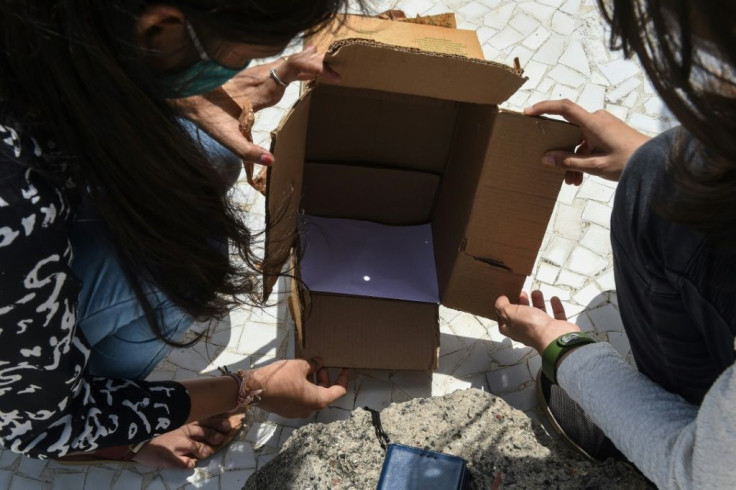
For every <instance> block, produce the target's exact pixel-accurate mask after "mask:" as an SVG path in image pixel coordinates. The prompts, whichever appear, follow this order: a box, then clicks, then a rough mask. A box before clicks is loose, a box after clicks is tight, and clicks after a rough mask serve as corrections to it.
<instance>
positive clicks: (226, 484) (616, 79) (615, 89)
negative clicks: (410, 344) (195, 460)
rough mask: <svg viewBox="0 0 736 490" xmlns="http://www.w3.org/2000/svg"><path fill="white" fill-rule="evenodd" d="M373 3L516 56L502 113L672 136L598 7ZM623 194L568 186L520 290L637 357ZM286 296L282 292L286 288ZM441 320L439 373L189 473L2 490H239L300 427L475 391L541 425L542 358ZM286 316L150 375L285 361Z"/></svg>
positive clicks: (56, 478) (397, 381)
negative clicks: (560, 109) (615, 259)
mask: <svg viewBox="0 0 736 490" xmlns="http://www.w3.org/2000/svg"><path fill="white" fill-rule="evenodd" d="M374 4H375V11H376V12H379V11H382V10H386V9H388V8H401V9H403V10H404V11H405V12H406V13H407V14H408V15H416V14H433V13H442V12H447V11H454V12H456V14H457V19H458V27H460V28H464V29H473V30H476V32H477V33H478V37H479V38H480V41H481V44H482V45H483V50H484V52H485V55H486V58H487V59H490V60H495V61H500V62H506V63H510V62H511V61H512V60H513V58H515V57H518V58H519V59H520V60H521V63H522V66H523V67H524V69H525V72H526V75H527V76H528V77H529V81H528V82H526V83H525V84H524V86H523V87H522V89H521V90H519V92H517V93H516V94H515V95H514V96H513V97H512V98H511V99H510V100H509V101H508V102H507V103H506V104H504V107H506V108H509V109H513V110H521V109H523V108H524V107H526V106H528V105H531V104H532V103H534V102H537V101H541V100H545V99H557V98H568V99H570V100H573V101H576V102H578V103H579V104H580V105H582V106H583V107H584V108H586V109H588V110H596V109H601V108H604V109H607V110H608V111H610V112H612V113H613V114H615V115H616V116H618V117H620V118H621V119H624V120H625V121H626V122H628V123H629V124H630V125H632V126H633V127H635V128H637V129H639V130H641V131H644V132H646V133H649V134H656V133H659V132H661V131H663V130H664V129H667V128H669V127H670V126H671V125H672V124H673V121H672V118H671V116H670V115H669V113H668V112H667V111H666V109H665V108H664V106H663V104H662V103H661V101H660V99H659V98H658V97H657V96H656V95H655V93H654V91H653V89H652V87H651V85H650V84H649V83H648V82H647V81H646V80H645V78H644V76H643V73H642V70H641V68H640V66H639V65H638V64H637V63H636V62H634V61H627V60H624V59H623V58H622V56H621V54H620V53H611V52H609V51H608V49H607V41H608V37H607V32H606V30H605V29H604V26H603V24H602V21H601V17H600V15H599V12H598V10H597V6H596V3H595V0H538V1H510V0H481V1H469V0H444V1H430V0H400V1H385V0H383V1H380V2H374ZM296 97H297V87H296V86H292V87H290V88H289V89H288V91H287V95H286V96H285V98H284V100H283V101H282V102H281V103H280V104H279V105H278V107H276V108H272V109H267V110H264V111H262V112H261V113H259V115H258V120H257V123H256V128H255V129H256V131H255V132H254V133H255V137H256V142H258V143H260V144H262V145H264V146H266V147H268V141H269V132H270V130H272V129H273V128H275V126H276V125H277V124H278V122H279V120H280V119H281V117H282V115H283V113H284V110H285V109H286V108H288V107H289V106H290V105H291V104H292V103H293V101H294V100H295V99H296ZM277 164H278V163H277ZM615 188H616V185H615V184H614V183H611V182H607V181H604V180H602V179H599V178H595V177H587V178H586V179H585V181H584V183H583V184H582V185H581V186H580V187H570V186H565V187H563V189H562V191H561V193H560V195H559V198H558V201H557V205H556V208H555V211H554V215H553V216H552V219H551V220H550V223H549V227H548V229H547V233H546V235H545V240H544V243H543V247H542V250H541V251H540V254H539V257H538V259H537V264H536V265H535V268H534V275H533V277H530V278H529V279H528V281H527V285H526V289H529V288H539V289H541V290H542V291H544V292H545V295H546V296H547V297H549V296H552V295H557V296H559V297H560V298H561V299H562V300H563V302H564V304H565V307H566V309H567V312H568V314H569V315H570V316H571V317H572V319H573V320H574V321H576V322H577V323H578V325H580V326H581V327H582V328H583V329H584V330H586V331H591V332H594V333H595V334H596V335H597V337H598V338H599V339H603V340H608V341H609V342H611V343H612V344H613V345H614V347H616V349H618V350H619V352H621V354H622V355H624V356H630V353H629V346H628V342H627V340H626V336H625V335H624V333H623V329H622V325H621V320H620V318H619V314H618V310H617V301H616V294H615V292H614V291H613V289H614V281H613V270H612V266H611V248H610V243H609V217H610V213H611V205H612V202H613V197H614V192H615ZM238 189H239V190H240V196H239V199H241V201H242V203H243V209H244V210H246V211H247V212H248V213H249V217H250V222H251V223H252V226H253V227H254V229H256V230H262V229H263V227H264V225H263V200H262V199H261V198H260V196H255V195H254V193H252V192H249V191H248V188H247V184H245V183H244V182H240V183H239V185H238ZM280 287H281V290H282V291H283V290H286V288H285V284H284V283H282V284H280ZM491 300H492V299H491V298H489V301H491ZM440 316H441V319H440V322H441V331H442V338H441V342H442V346H441V361H440V368H439V369H438V370H437V371H436V372H434V373H416V372H381V371H361V372H357V373H354V376H353V379H352V381H351V383H350V386H349V393H348V395H347V396H345V397H344V398H342V399H340V400H339V401H337V402H336V403H335V404H334V405H333V406H332V407H330V408H329V409H327V410H324V411H322V412H321V413H319V414H317V415H316V416H315V417H312V418H310V419H308V420H288V419H284V418H281V417H277V416H274V415H269V414H265V413H256V414H254V415H253V417H251V418H252V420H251V425H250V427H249V429H248V430H247V431H245V432H244V433H243V434H242V436H241V437H240V440H238V441H236V442H234V443H233V444H232V445H231V446H230V448H229V449H228V450H227V451H223V452H221V453H220V454H218V455H216V456H214V457H213V458H210V459H209V460H205V461H202V462H200V464H199V465H198V467H197V468H196V469H195V470H188V471H173V470H165V471H155V470H149V469H146V468H143V467H141V466H137V465H130V466H121V465H115V464H110V465H97V466H89V467H85V466H81V467H65V466H62V465H59V464H58V463H55V462H53V461H52V462H47V461H38V460H32V459H28V458H24V457H19V456H17V455H15V454H12V453H10V452H9V451H3V452H0V489H10V490H35V489H51V490H67V489H70V490H77V489H85V490H99V489H110V490H132V489H136V490H137V489H139V488H140V489H141V490H144V489H145V490H165V489H167V490H173V489H179V488H184V489H187V490H189V489H206V490H210V489H212V490H215V489H221V490H230V489H239V488H241V487H242V486H243V484H244V483H245V481H246V479H247V478H248V477H249V476H250V475H251V474H252V473H253V472H254V471H256V469H257V468H259V467H260V466H262V465H263V464H265V463H266V462H267V461H268V460H269V459H271V458H272V457H273V456H274V454H275V453H276V452H277V451H278V448H279V447H280V446H281V445H282V444H283V442H284V441H285V440H286V439H287V438H288V437H289V435H290V434H291V433H292V432H293V431H294V429H295V428H298V427H300V426H301V425H304V424H306V423H310V422H314V421H318V422H328V421H331V420H336V419H340V418H344V417H347V416H349V413H350V410H352V409H353V408H355V407H362V406H366V405H368V406H371V407H373V408H382V407H385V406H387V405H388V404H389V403H391V402H396V401H405V400H408V399H410V398H413V397H425V396H430V395H431V396H437V395H442V394H445V393H450V392H452V391H455V390H457V389H464V388H468V387H471V386H472V387H475V388H479V389H483V390H487V391H490V392H492V393H494V394H498V395H500V396H502V397H503V398H504V399H505V400H506V401H508V402H509V403H510V404H511V405H513V406H515V407H517V408H519V409H521V410H523V411H525V412H527V413H528V414H530V415H531V416H534V417H536V416H537V415H538V414H537V411H536V410H537V402H536V399H535V395H534V382H533V379H534V378H533V377H534V376H535V374H536V372H537V370H538V369H539V366H540V364H541V361H540V358H539V356H538V355H536V354H535V353H534V352H532V351H531V350H530V349H529V348H526V347H524V346H523V345H521V344H517V343H515V342H512V341H510V340H509V339H507V338H504V337H503V336H502V335H500V334H499V332H498V327H497V325H496V324H495V323H494V322H492V321H489V320H486V319H483V318H476V317H474V316H472V315H469V314H466V313H460V312H457V311H453V310H449V309H445V308H443V309H442V310H441V315H440ZM287 318H288V316H287V315H286V312H285V308H284V307H283V305H281V306H279V305H275V306H272V307H269V308H265V309H259V308H256V309H245V308H244V309H240V310H238V311H234V312H233V313H232V314H231V315H230V318H229V321H228V322H223V323H221V324H220V325H218V326H217V327H216V329H215V334H214V335H213V336H212V337H211V338H210V340H209V341H208V342H207V343H199V344H197V345H196V346H195V347H193V348H190V349H187V350H177V351H175V352H173V353H172V354H171V355H170V356H168V358H167V359H166V360H165V361H164V362H163V363H162V365H161V366H159V368H158V369H157V370H156V371H155V373H154V374H153V375H152V377H154V378H156V379H185V378H191V377H195V376H197V375H198V373H206V374H211V375H215V374H217V373H216V371H215V369H214V366H216V365H225V364H227V365H237V367H252V366H257V365H260V364H263V363H267V362H270V361H272V360H274V359H279V358H284V357H288V356H289V355H290V354H291V353H293V339H292V333H291V326H290V324H289V322H288V319H287Z"/></svg>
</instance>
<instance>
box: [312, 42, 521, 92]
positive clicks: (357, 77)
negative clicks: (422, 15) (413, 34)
mask: <svg viewBox="0 0 736 490" xmlns="http://www.w3.org/2000/svg"><path fill="white" fill-rule="evenodd" d="M325 63H327V64H328V65H329V66H330V67H331V68H332V69H334V70H335V71H336V72H337V73H339V74H340V78H341V81H340V83H339V85H340V86H341V87H353V88H366V89H373V90H381V91H385V92H393V93H399V94H412V95H420V96H424V97H432V98H435V99H444V100H454V101H458V102H472V103H476V104H495V105H497V104H500V103H501V102H504V101H505V100H507V99H508V98H509V97H511V96H512V95H513V94H514V93H515V92H516V91H517V90H518V89H519V87H521V85H522V84H523V83H524V82H525V81H526V79H525V78H523V77H522V76H521V74H522V73H521V71H520V70H516V69H514V68H511V67H508V66H505V65H501V64H499V63H494V62H491V61H485V60H479V59H471V58H467V57H465V56H461V55H452V54H443V53H432V52H427V51H421V50H419V49H416V48H405V47H397V46H391V45H388V44H382V43H379V42H376V41H371V40H366V39H344V40H340V41H336V42H335V43H333V44H332V45H331V46H330V49H329V50H328V52H327V54H326V55H325Z"/></svg>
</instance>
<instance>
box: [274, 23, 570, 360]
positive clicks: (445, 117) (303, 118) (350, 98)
mask: <svg viewBox="0 0 736 490" xmlns="http://www.w3.org/2000/svg"><path fill="white" fill-rule="evenodd" d="M401 26H402V27H407V26H411V27H421V28H426V27H427V26H414V25H411V24H401ZM435 29H442V30H443V31H445V33H444V35H445V36H447V37H448V40H449V41H452V40H453V35H455V34H457V31H453V30H452V29H444V28H435ZM460 35H461V36H462V35H463V34H460ZM326 62H328V63H329V64H330V65H331V66H332V67H333V68H334V69H335V70H336V71H338V72H339V73H340V74H341V76H342V82H341V83H340V85H330V84H326V83H318V84H316V85H315V86H313V87H312V88H311V89H309V90H308V91H306V92H305V93H304V94H303V95H302V96H301V98H300V99H299V101H298V102H297V103H296V104H295V105H294V106H293V108H292V109H291V111H290V112H289V113H288V114H287V115H286V116H285V118H284V120H283V121H282V122H281V124H280V126H279V128H278V129H277V130H276V131H275V132H274V133H273V147H272V151H273V153H274V156H275V159H276V164H275V165H274V166H273V167H272V168H271V169H270V170H269V178H268V193H267V216H266V218H267V222H268V223H267V226H268V230H267V235H266V255H267V259H268V260H267V263H271V264H272V265H271V266H270V267H268V268H266V269H265V270H264V290H265V294H266V297H268V295H269V294H270V292H271V289H272V287H273V285H274V283H275V281H276V278H277V276H278V275H279V273H280V272H281V270H282V269H281V268H282V266H283V265H284V264H286V263H287V262H289V261H290V259H291V260H292V262H291V263H292V264H293V265H292V271H291V272H292V273H293V274H294V275H295V276H296V277H297V278H299V277H300V270H299V256H300V253H301V252H300V250H299V248H300V245H299V236H298V228H299V216H300V214H302V213H306V214H310V215H315V216H321V217H327V218H350V219H360V220H368V221H373V222H377V223H383V224H387V225H395V226H402V225H417V224H424V223H431V227H432V236H433V246H434V258H435V262H436V270H437V285H438V289H439V294H440V299H441V303H442V304H443V305H445V306H447V307H450V308H454V309H457V310H461V311H466V312H470V313H473V314H475V315H480V316H484V317H488V318H493V317H494V310H493V303H494V301H495V298H496V297H497V296H499V295H501V294H505V295H508V296H509V297H518V294H519V292H520V290H521V287H522V285H523V283H524V280H525V278H526V276H528V275H529V274H531V273H532V267H533V264H534V261H535V258H536V256H537V253H538V251H539V248H540V245H541V242H542V238H543V235H544V232H545V229H546V226H547V223H548V221H549V218H550V216H551V213H552V209H553V207H554V204H555V200H556V197H557V194H558V192H559V189H560V186H561V183H562V178H563V174H562V172H560V171H558V170H557V169H552V168H546V167H544V166H542V165H541V164H540V160H541V156H542V155H543V153H544V152H545V151H546V150H548V149H550V148H566V149H571V148H574V146H575V145H576V144H577V143H578V140H579V137H580V134H579V131H578V129H577V128H576V127H574V126H572V125H569V124H567V123H564V122H560V121H555V120H549V119H543V118H532V117H527V116H524V115H522V114H518V113H513V112H507V111H500V110H499V109H498V104H500V103H501V102H503V101H505V100H506V99H507V98H508V97H510V96H511V95H512V94H513V93H514V92H515V91H516V90H517V89H518V88H519V87H520V86H521V85H522V84H523V83H524V81H525V79H524V78H523V77H522V73H521V72H520V71H519V70H517V69H514V68H511V67H507V66H504V65H500V64H497V63H492V62H486V61H482V60H478V59H470V58H466V57H463V56H458V55H451V54H440V53H430V52H425V51H421V50H418V49H415V48H408V47H402V46H391V45H386V44H381V43H378V42H375V41H371V40H365V39H348V40H340V41H337V42H335V43H333V44H332V45H331V47H330V49H329V51H328V54H327V55H326ZM294 250H296V253H293V251H294ZM290 307H291V310H292V315H293V316H294V319H295V323H296V329H295V330H296V346H297V355H298V356H300V357H313V356H320V357H322V358H323V359H324V360H325V362H326V364H327V365H329V366H345V367H353V368H375V369H411V370H429V369H434V368H437V366H438V355H439V346H440V335H439V325H438V308H439V307H438V305H437V304H430V303H422V302H412V301H400V300H394V299H387V298H373V297H364V296H355V295H350V294H334V293H323V292H311V294H310V293H309V291H307V290H306V288H305V287H304V286H303V284H300V282H299V281H298V280H297V281H292V294H291V298H290Z"/></svg>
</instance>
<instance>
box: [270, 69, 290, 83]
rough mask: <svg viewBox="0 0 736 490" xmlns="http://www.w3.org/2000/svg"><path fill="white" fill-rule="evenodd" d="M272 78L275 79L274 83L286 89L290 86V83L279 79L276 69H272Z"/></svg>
mask: <svg viewBox="0 0 736 490" xmlns="http://www.w3.org/2000/svg"><path fill="white" fill-rule="evenodd" d="M271 78H272V79H273V81H274V82H276V83H278V84H279V85H281V86H282V87H284V88H286V87H288V86H289V84H288V83H286V82H284V81H283V80H281V78H279V76H278V75H277V74H276V68H271Z"/></svg>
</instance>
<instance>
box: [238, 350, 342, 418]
mask: <svg viewBox="0 0 736 490" xmlns="http://www.w3.org/2000/svg"><path fill="white" fill-rule="evenodd" d="M247 386H248V388H249V389H250V390H258V389H263V393H261V400H260V401H259V402H258V405H257V406H258V408H261V409H263V410H266V411H268V412H274V413H277V414H279V415H281V416H283V417H288V418H305V417H309V416H310V415H312V414H313V413H314V412H316V411H318V410H322V409H324V408H327V406H328V405H330V404H331V403H332V402H334V401H335V400H337V399H338V398H340V397H341V396H343V395H345V394H346V393H347V387H348V370H347V369H342V370H340V372H339V374H338V376H337V379H336V380H335V382H334V383H332V382H331V381H330V375H329V374H328V373H327V369H325V368H324V367H322V363H321V361H320V360H319V359H312V360H309V361H307V360H305V359H291V360H282V361H277V362H274V363H272V364H268V365H266V366H263V367H259V368H257V369H254V370H253V371H250V377H249V378H248V381H247Z"/></svg>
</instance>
